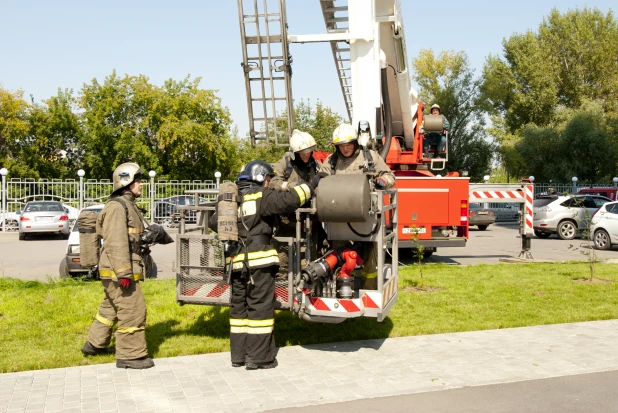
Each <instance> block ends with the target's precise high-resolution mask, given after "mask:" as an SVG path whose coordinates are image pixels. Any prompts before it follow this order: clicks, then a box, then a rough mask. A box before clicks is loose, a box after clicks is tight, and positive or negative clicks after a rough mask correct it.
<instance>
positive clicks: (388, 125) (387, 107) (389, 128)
mask: <svg viewBox="0 0 618 413" xmlns="http://www.w3.org/2000/svg"><path fill="white" fill-rule="evenodd" d="M380 72H381V73H380V77H381V83H382V106H383V108H384V112H385V114H386V116H385V119H384V137H385V138H386V139H385V140H384V145H382V148H381V149H380V156H381V157H382V159H384V160H386V155H388V151H389V150H390V149H391V140H392V139H393V114H392V113H391V101H390V97H389V95H388V79H387V78H386V68H384V69H380Z"/></svg>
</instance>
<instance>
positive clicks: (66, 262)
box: [58, 204, 158, 278]
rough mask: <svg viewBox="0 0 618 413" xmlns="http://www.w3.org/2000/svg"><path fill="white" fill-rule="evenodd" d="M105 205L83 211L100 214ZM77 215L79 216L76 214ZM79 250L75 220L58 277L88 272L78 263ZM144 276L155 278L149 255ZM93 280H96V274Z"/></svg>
mask: <svg viewBox="0 0 618 413" xmlns="http://www.w3.org/2000/svg"><path fill="white" fill-rule="evenodd" d="M104 206H105V204H97V205H91V206H89V207H86V208H84V210H88V211H95V212H97V213H100V212H101V211H102V210H103V207H104ZM78 215H79V214H78ZM79 253H80V248H79V226H78V224H77V219H76V220H75V222H74V223H73V226H72V228H71V234H70V236H69V241H68V243H67V249H66V253H65V256H64V258H63V259H62V261H60V268H59V270H58V273H59V274H60V277H63V278H66V277H72V276H74V275H84V274H87V273H88V272H89V270H88V268H84V267H82V265H81V262H80V256H79ZM145 261H146V276H147V277H148V278H157V272H158V268H157V264H156V263H155V262H154V260H153V259H152V257H151V256H150V255H148V256H147V258H146V260H145ZM93 278H97V276H96V274H95V275H94V276H93Z"/></svg>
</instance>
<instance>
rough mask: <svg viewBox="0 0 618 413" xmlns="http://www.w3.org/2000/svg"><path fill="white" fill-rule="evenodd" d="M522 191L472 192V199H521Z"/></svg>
mask: <svg viewBox="0 0 618 413" xmlns="http://www.w3.org/2000/svg"><path fill="white" fill-rule="evenodd" d="M523 197H524V195H523V194H522V193H521V191H472V192H471V194H470V198H477V199H521V198H523Z"/></svg>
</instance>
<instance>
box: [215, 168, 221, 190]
mask: <svg viewBox="0 0 618 413" xmlns="http://www.w3.org/2000/svg"><path fill="white" fill-rule="evenodd" d="M215 179H216V180H217V189H219V179H221V172H219V171H217V172H215Z"/></svg>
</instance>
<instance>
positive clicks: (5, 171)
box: [0, 168, 9, 232]
mask: <svg viewBox="0 0 618 413" xmlns="http://www.w3.org/2000/svg"><path fill="white" fill-rule="evenodd" d="M8 173H9V171H8V170H7V169H6V168H2V169H0V175H2V188H0V192H2V203H1V204H0V206H1V207H2V232H6V216H7V211H6V191H7V189H6V174H8Z"/></svg>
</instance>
